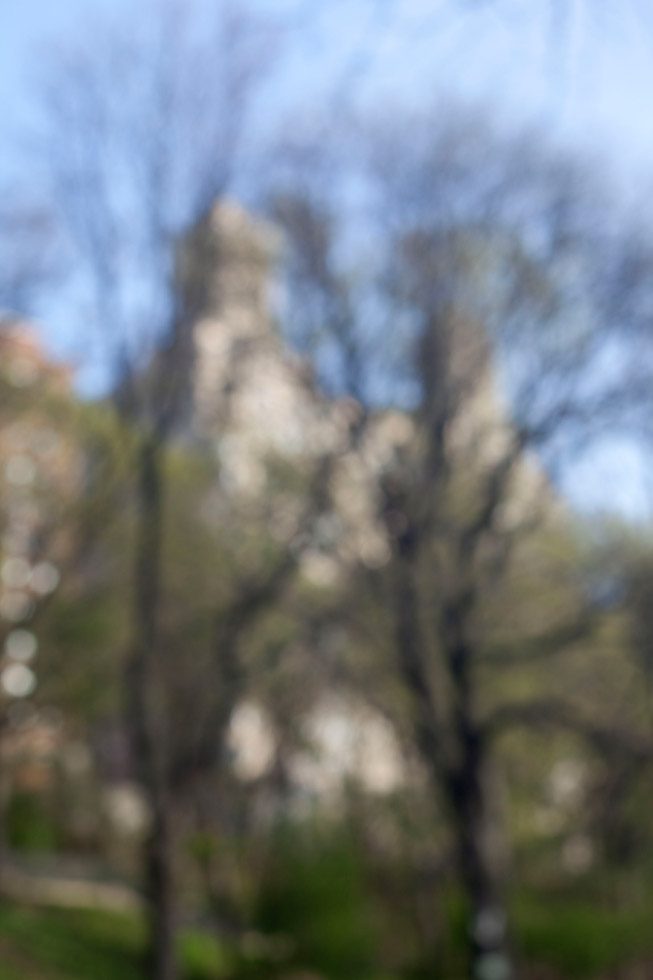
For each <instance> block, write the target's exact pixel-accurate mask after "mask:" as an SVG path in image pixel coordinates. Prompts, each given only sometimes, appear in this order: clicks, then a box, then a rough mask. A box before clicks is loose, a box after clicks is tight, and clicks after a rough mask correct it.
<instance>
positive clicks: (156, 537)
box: [126, 434, 179, 980]
mask: <svg viewBox="0 0 653 980" xmlns="http://www.w3.org/2000/svg"><path fill="white" fill-rule="evenodd" d="M163 456H164V447H163V444H162V442H161V440H160V439H158V438H157V437H156V436H155V435H149V434H147V435H144V436H143V439H142V442H141V445H140V447H139V452H138V457H137V468H138V472H137V478H138V496H137V507H138V510H137V527H136V551H135V566H134V609H133V648H132V653H131V657H130V659H129V662H128V666H127V676H126V683H127V692H126V705H127V723H128V729H129V734H130V740H131V745H132V751H133V756H134V762H135V765H136V769H137V773H138V776H139V779H140V783H141V786H142V787H143V790H144V792H145V794H146V798H147V802H148V805H149V809H150V819H151V824H150V829H149V833H148V835H147V838H146V842H145V854H144V866H145V867H144V878H145V881H144V884H145V896H146V900H147V907H148V915H147V919H148V936H147V950H146V964H145V969H146V974H145V975H146V977H147V980H176V978H177V977H178V975H179V970H178V965H177V956H176V949H175V940H176V918H177V915H176V887H175V873H174V857H175V855H174V851H175V835H174V816H175V813H174V811H175V807H174V801H173V797H172V793H171V791H170V785H169V778H168V777H169V774H168V753H167V746H166V735H167V732H166V727H165V721H166V719H165V716H164V712H165V705H164V704H163V703H162V698H161V696H160V686H159V685H160V671H159V670H158V669H157V656H158V653H159V648H160V636H159V613H160V605H161V549H162V538H163V489H164V478H163V462H164V459H163Z"/></svg>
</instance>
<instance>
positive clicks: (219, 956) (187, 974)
mask: <svg viewBox="0 0 653 980" xmlns="http://www.w3.org/2000/svg"><path fill="white" fill-rule="evenodd" d="M454 905H457V903H454ZM458 918H459V916H458V915H456V914H453V915H451V919H452V921H451V922H450V929H451V940H452V943H453V945H454V946H455V949H453V950H452V953H455V955H454V956H453V957H452V960H451V962H450V963H449V968H448V969H446V970H445V973H446V980H452V978H453V975H454V973H455V974H456V975H457V973H458V970H457V969H452V967H453V965H454V962H455V963H457V962H458V961H459V960H460V955H459V954H460V953H461V951H462V950H461V945H462V933H461V932H460V931H459V928H457V923H456V921H455V920H457V919H458ZM514 918H515V926H516V929H515V932H516V938H517V940H518V945H519V948H520V951H521V953H522V957H523V959H524V961H525V962H527V963H538V964H542V965H547V966H548V967H549V968H550V969H551V970H552V971H553V973H552V975H555V976H558V977H559V978H560V980H595V978H598V977H604V976H605V975H606V974H607V973H608V972H609V971H610V970H612V969H614V968H615V967H616V966H617V965H619V964H623V963H628V962H632V961H640V962H642V961H643V962H645V961H646V959H647V958H648V959H651V958H652V957H653V935H652V934H651V929H650V922H651V910H650V909H644V908H642V909H639V910H637V911H634V912H631V913H629V914H626V913H623V912H622V913H614V912H608V911H606V910H605V909H602V908H600V907H596V906H595V905H594V904H591V903H590V902H589V901H587V900H581V899H575V900H572V899H570V898H567V899H561V898H551V897H550V898H549V899H548V900H542V899H540V900H537V901H536V900H535V899H533V898H531V897H523V898H521V899H520V901H519V902H517V903H516V907H515V909H514ZM328 927H329V923H328V922H327V921H323V922H321V923H320V929H321V930H324V931H325V932H328V931H329V928H328ZM334 932H335V946H336V947H337V946H338V942H337V938H338V934H339V929H338V928H336V929H335V930H334ZM142 942H143V929H142V923H141V922H140V921H139V920H138V919H135V918H134V917H129V916H125V915H116V914H110V913H107V912H96V911H93V912H91V911H81V910H74V911H72V910H65V911H64V910H61V909H49V908H42V907H39V908H36V907H28V906H19V905H14V904H12V903H8V902H2V903H0V980H91V978H92V980H143V973H142V968H141V963H140V954H141V951H142ZM319 945H320V948H321V943H320V944H319ZM181 952H182V961H183V964H184V980H233V978H236V977H238V978H242V980H245V978H246V977H247V978H256V980H260V978H261V977H265V978H266V980H269V978H270V977H271V976H272V974H273V973H274V972H275V971H274V970H273V971H272V973H271V972H270V970H269V969H265V968H264V966H263V965H261V966H259V967H257V966H256V965H255V964H254V963H253V962H252V963H250V964H249V966H247V965H246V964H245V963H241V964H240V966H239V968H237V967H236V961H235V959H233V958H231V957H229V956H228V955H227V951H225V950H221V949H220V948H219V947H218V945H217V943H216V942H214V940H213V939H212V938H211V937H210V936H207V935H205V934H202V933H199V932H197V931H194V932H193V931H189V932H186V933H185V934H184V936H183V937H182V940H181ZM334 955H335V954H334ZM336 959H338V957H336ZM442 965H443V964H442ZM324 975H325V976H329V977H340V976H341V975H342V976H344V973H343V971H342V969H341V966H340V965H338V967H337V968H335V967H334V965H333V964H332V965H331V969H329V968H328V967H327V968H326V970H325V973H324ZM362 975H368V974H364V973H361V976H362ZM409 975H410V976H418V975H419V976H422V975H424V976H427V975H429V976H432V975H434V973H433V972H432V968H431V970H429V972H428V973H426V972H424V974H422V973H421V972H419V973H413V974H409ZM435 975H437V971H436V974H435ZM526 975H527V974H526Z"/></svg>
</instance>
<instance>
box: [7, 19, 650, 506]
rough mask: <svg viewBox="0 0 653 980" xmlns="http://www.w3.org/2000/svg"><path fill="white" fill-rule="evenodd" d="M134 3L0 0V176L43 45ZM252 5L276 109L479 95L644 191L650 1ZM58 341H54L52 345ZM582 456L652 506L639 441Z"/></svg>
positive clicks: (14, 158) (627, 495)
mask: <svg viewBox="0 0 653 980" xmlns="http://www.w3.org/2000/svg"><path fill="white" fill-rule="evenodd" d="M185 2H187V3H188V2H191V0H185ZM135 6H136V3H135V0H132V2H131V3H128V2H127V0H56V2H55V0H1V2H0V145H2V150H3V152H2V154H1V155H0V186H2V181H3V180H6V179H7V178H12V177H13V176H14V175H15V174H20V175H23V174H24V167H25V163H24V156H23V151H22V148H21V141H20V139H18V138H17V136H16V134H17V133H19V132H20V131H21V130H22V129H24V128H25V125H26V124H27V123H28V122H29V119H30V115H31V104H32V103H31V98H32V92H31V88H30V86H31V85H32V83H33V80H34V76H35V75H36V74H37V71H38V66H39V62H40V60H41V57H42V54H43V52H44V51H45V52H47V51H49V50H51V49H52V48H53V47H54V48H56V46H57V45H58V44H59V43H61V42H62V41H63V42H65V41H66V40H67V39H69V38H70V37H71V36H73V35H74V34H75V33H76V32H77V30H78V29H79V25H80V23H83V22H85V21H87V20H89V19H90V20H91V21H93V20H94V19H96V18H98V19H101V17H102V16H104V15H106V13H107V12H110V13H111V14H115V15H117V16H125V18H126V21H128V18H130V17H134V8H135ZM250 7H252V8H253V9H255V10H259V11H260V12H261V13H264V14H266V15H267V16H269V17H270V18H271V19H272V20H273V21H276V22H278V23H280V24H281V25H284V26H285V27H286V28H288V29H289V34H288V39H287V41H286V42H285V47H284V49H283V57H282V58H281V59H280V61H279V65H278V68H277V70H276V75H275V78H274V82H273V83H271V87H270V88H269V90H268V102H267V107H266V111H267V114H268V116H270V115H271V116H272V117H275V116H280V115H282V114H284V113H286V112H292V110H293V109H295V108H299V107H301V106H303V105H305V104H306V103H307V102H311V101H312V102H313V103H314V102H315V101H320V100H323V99H324V98H325V97H327V95H328V94H329V93H331V95H332V96H333V102H332V105H333V107H334V109H335V110H336V111H337V110H338V108H339V105H340V104H346V103H347V101H348V100H351V99H352V98H353V97H354V95H355V96H356V98H358V99H361V100H363V101H365V102H368V103H372V104H375V105H383V104H384V102H386V101H394V102H397V101H408V102H410V101H411V100H415V101H420V100H423V99H424V98H425V97H426V98H427V99H431V98H435V97H438V96H442V95H447V94H450V95H453V96H456V97H458V98H460V97H463V98H466V99H469V100H471V101H479V100H480V101H482V102H483V103H484V104H486V105H487V106H488V109H489V110H490V111H492V112H495V113H496V114H497V115H498V116H499V118H501V119H503V120H505V121H508V122H510V121H511V120H516V121H518V122H521V123H528V124H533V125H536V126H541V127H542V128H543V129H545V130H546V131H547V132H548V133H549V134H552V135H553V136H554V137H555V138H556V139H558V140H560V141H562V142H564V143H567V144H571V145H574V146H579V147H581V148H582V149H583V150H584V151H585V152H588V153H589V154H590V155H592V156H594V157H595V158H596V159H597V161H599V160H605V161H606V162H607V163H608V165H609V166H611V167H612V168H614V170H615V171H616V172H617V174H618V175H619V179H620V180H621V182H622V184H623V187H624V189H625V190H626V191H627V192H628V193H629V194H630V195H631V196H632V197H634V198H635V199H637V197H638V196H643V195H646V197H647V198H648V196H649V194H648V188H649V184H650V183H651V182H652V181H651V179H650V178H651V177H653V165H652V163H653V119H652V113H651V100H652V96H651V93H653V4H651V3H650V0H567V5H566V8H565V9H566V11H567V16H566V19H565V23H564V25H559V24H556V23H554V22H553V21H552V20H551V17H550V9H551V8H550V4H549V0H485V2H484V3H483V2H478V3H473V4H472V3H470V2H469V0H440V2H438V0H252V2H251V4H250ZM561 26H563V27H564V30H563V31H562V32H560V27H561ZM343 78H344V81H343ZM334 89H335V95H334ZM649 175H650V176H649ZM62 338H63V333H61V336H59V338H57V337H52V338H51V339H52V340H53V341H54V342H55V345H56V343H57V339H59V342H61V340H62ZM584 465H585V467H586V473H585V475H582V471H581V470H579V471H578V474H577V477H576V478H575V479H577V480H578V479H580V481H581V483H582V486H583V493H584V494H585V498H586V499H591V497H592V488H596V489H595V490H594V498H595V501H594V502H595V505H596V506H603V505H604V504H605V505H608V504H609V505H612V504H616V506H617V507H618V508H619V509H621V510H625V511H626V512H629V513H633V512H636V513H644V512H647V510H648V507H649V491H648V488H647V487H646V485H645V482H644V479H643V476H642V469H641V463H640V460H639V457H638V455H637V453H636V452H634V451H633V450H632V449H628V448H627V447H623V446H622V447H612V448H611V449H610V450H609V451H606V452H604V454H603V457H602V459H600V460H594V461H593V462H592V463H591V465H589V464H588V463H585V464H584ZM588 466H589V468H587V467H588ZM606 486H609V488H610V489H609V494H608V497H609V499H606V491H605V489H604V488H605V487H606ZM588 494H589V496H588Z"/></svg>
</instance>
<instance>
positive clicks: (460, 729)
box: [443, 594, 515, 980]
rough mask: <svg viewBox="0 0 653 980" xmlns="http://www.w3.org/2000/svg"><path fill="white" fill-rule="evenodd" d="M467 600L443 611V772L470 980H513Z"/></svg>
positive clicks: (465, 597) (502, 856)
mask: <svg viewBox="0 0 653 980" xmlns="http://www.w3.org/2000/svg"><path fill="white" fill-rule="evenodd" d="M470 600H471V596H468V595H466V594H463V595H461V596H459V597H457V599H456V600H454V601H453V602H451V603H450V604H448V605H447V607H446V608H445V612H444V625H443V637H444V640H445V646H446V657H447V662H448V664H449V672H450V677H451V681H452V685H453V698H454V710H453V728H454V734H455V751H456V757H455V759H454V760H453V762H452V763H451V765H450V767H449V769H448V771H447V773H446V777H445V790H446V794H447V796H448V800H449V805H450V809H451V813H452V817H453V819H454V834H455V839H456V846H457V851H458V861H459V868H460V876H461V882H462V884H463V887H464V890H465V897H466V899H467V905H468V915H469V928H468V933H469V977H470V980H512V978H513V977H514V976H515V972H514V968H513V963H512V952H511V949H510V943H509V937H508V928H507V926H508V918H507V910H506V900H505V893H504V884H505V854H504V853H503V841H502V839H501V836H500V834H499V833H498V825H499V815H498V814H497V812H496V811H497V807H496V798H495V794H494V787H493V785H492V781H491V776H492V772H491V760H490V758H489V754H488V752H489V746H488V744H487V739H486V735H485V733H484V732H483V730H482V728H481V727H480V726H479V724H478V722H477V721H476V717H475V705H474V697H473V695H474V685H473V679H472V676H471V674H472V669H473V651H472V649H471V647H470V646H469V644H468V643H467V640H466V631H465V625H466V620H467V616H466V613H467V612H468V610H469V605H470Z"/></svg>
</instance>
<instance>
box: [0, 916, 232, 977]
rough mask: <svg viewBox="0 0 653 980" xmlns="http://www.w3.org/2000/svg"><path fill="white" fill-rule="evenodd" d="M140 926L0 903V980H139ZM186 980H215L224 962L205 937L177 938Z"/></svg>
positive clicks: (122, 920) (131, 920) (135, 922)
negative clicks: (179, 940) (180, 942)
mask: <svg viewBox="0 0 653 980" xmlns="http://www.w3.org/2000/svg"><path fill="white" fill-rule="evenodd" d="M142 938H143V936H142V926H141V923H140V922H139V921H138V920H136V919H134V918H130V917H127V916H123V915H115V914H109V913H106V912H90V911H79V910H74V911H71V910H66V911H64V910H61V909H45V908H38V909H37V908H34V907H26V906H17V905H13V904H8V903H4V902H3V903H0V980H90V978H93V980H116V978H120V980H142V977H143V974H142V970H141V966H140V953H141V950H142ZM182 958H183V962H184V968H185V978H186V980H218V978H220V977H224V976H225V969H226V966H225V961H224V958H223V957H222V956H221V955H220V951H219V950H218V948H217V944H215V943H214V942H213V941H212V940H211V939H210V938H209V937H206V936H203V935H201V934H198V933H188V934H186V935H185V936H184V937H183V939H182Z"/></svg>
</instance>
